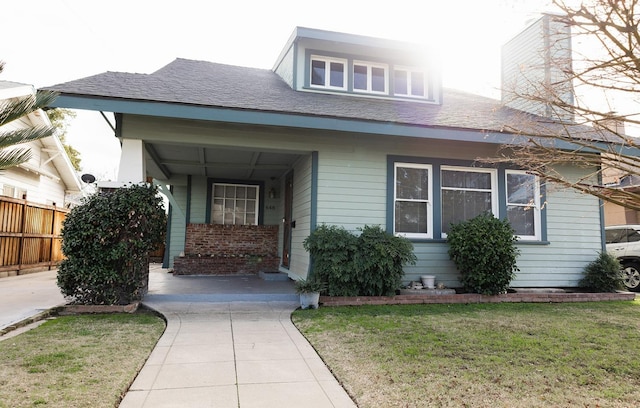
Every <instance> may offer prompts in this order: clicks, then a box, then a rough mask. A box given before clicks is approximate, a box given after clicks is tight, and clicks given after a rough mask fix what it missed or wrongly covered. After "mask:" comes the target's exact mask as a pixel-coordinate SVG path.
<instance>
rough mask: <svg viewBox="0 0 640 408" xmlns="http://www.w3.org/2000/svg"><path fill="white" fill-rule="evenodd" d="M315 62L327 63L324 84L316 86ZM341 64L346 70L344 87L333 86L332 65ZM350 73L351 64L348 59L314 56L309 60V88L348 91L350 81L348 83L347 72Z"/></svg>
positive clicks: (343, 75) (343, 77) (343, 80)
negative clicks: (314, 79) (314, 81)
mask: <svg viewBox="0 0 640 408" xmlns="http://www.w3.org/2000/svg"><path fill="white" fill-rule="evenodd" d="M313 61H322V62H324V63H325V75H324V84H323V85H319V84H314V83H313ZM332 62H335V63H340V64H342V65H343V66H344V70H343V71H342V86H341V87H340V86H332V85H331V63H332ZM348 71H349V64H348V61H347V60H346V59H343V58H332V57H325V56H320V55H312V56H311V58H310V59H309V86H310V87H312V88H320V89H333V90H340V91H346V90H347V89H348V81H347V79H348V78H347V72H348Z"/></svg>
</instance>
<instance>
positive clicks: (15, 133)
mask: <svg viewBox="0 0 640 408" xmlns="http://www.w3.org/2000/svg"><path fill="white" fill-rule="evenodd" d="M53 132H54V128H53V127H48V126H37V127H33V128H28V129H16V130H11V131H8V132H0V149H4V148H6V147H10V146H15V145H17V144H20V143H26V142H31V141H34V140H38V139H42V138H43V137H47V136H51V135H52V134H53Z"/></svg>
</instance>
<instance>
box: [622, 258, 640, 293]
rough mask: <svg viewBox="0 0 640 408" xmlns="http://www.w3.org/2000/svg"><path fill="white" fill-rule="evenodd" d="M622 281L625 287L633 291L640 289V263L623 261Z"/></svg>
mask: <svg viewBox="0 0 640 408" xmlns="http://www.w3.org/2000/svg"><path fill="white" fill-rule="evenodd" d="M622 281H623V282H624V286H625V288H627V289H628V290H630V291H632V292H639V291H640V263H638V262H635V261H626V262H623V263H622Z"/></svg>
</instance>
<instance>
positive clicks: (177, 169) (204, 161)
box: [145, 142, 302, 180]
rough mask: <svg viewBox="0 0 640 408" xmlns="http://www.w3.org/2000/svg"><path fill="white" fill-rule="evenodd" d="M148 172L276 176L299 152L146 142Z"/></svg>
mask: <svg viewBox="0 0 640 408" xmlns="http://www.w3.org/2000/svg"><path fill="white" fill-rule="evenodd" d="M145 148H146V151H147V159H146V167H147V173H148V175H150V176H152V177H153V178H156V179H159V180H168V179H170V178H171V177H174V176H180V175H198V176H205V177H214V178H217V179H230V180H268V179H272V178H280V177H282V176H283V175H284V174H285V173H286V172H288V171H289V170H290V169H291V168H292V167H293V164H294V163H295V162H296V160H298V158H299V157H300V156H301V155H302V154H301V153H289V152H287V153H283V152H277V151H258V150H249V149H233V148H227V147H225V148H220V147H212V146H192V145H182V144H166V143H148V142H147V143H146V144H145Z"/></svg>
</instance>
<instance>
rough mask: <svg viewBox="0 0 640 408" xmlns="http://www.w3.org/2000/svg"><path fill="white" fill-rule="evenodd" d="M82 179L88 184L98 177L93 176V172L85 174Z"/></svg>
mask: <svg viewBox="0 0 640 408" xmlns="http://www.w3.org/2000/svg"><path fill="white" fill-rule="evenodd" d="M80 179H81V180H82V181H84V182H85V183H87V184H91V183H93V182H94V181H96V178H95V177H94V176H93V174H83V175H82V177H80Z"/></svg>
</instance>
